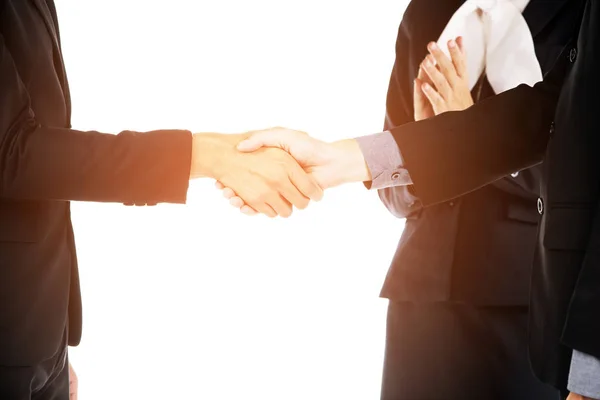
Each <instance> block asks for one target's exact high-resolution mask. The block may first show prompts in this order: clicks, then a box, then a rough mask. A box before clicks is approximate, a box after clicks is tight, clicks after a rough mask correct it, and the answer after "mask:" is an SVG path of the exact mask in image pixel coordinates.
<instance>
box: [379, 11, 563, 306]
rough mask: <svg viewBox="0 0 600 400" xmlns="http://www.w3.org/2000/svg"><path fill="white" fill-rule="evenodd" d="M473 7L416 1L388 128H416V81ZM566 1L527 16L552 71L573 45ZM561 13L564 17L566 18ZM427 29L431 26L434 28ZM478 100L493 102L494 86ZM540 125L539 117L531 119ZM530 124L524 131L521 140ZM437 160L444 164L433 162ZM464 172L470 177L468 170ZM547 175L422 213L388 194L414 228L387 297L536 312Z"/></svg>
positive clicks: (393, 191)
mask: <svg viewBox="0 0 600 400" xmlns="http://www.w3.org/2000/svg"><path fill="white" fill-rule="evenodd" d="M463 3H464V0H444V1H440V0H413V1H412V2H411V3H410V5H409V6H408V8H407V9H406V11H405V14H404V18H403V20H402V24H401V25H400V29H399V32H398V39H397V42H396V62H395V64H394V68H393V71H392V76H391V78H390V85H389V89H388V97H387V113H386V127H385V128H386V129H387V130H389V129H392V128H394V127H396V126H399V125H402V124H405V123H407V122H410V121H413V111H414V110H413V81H414V79H415V78H416V76H417V73H418V68H419V64H420V63H421V61H422V60H423V58H424V57H425V55H426V54H427V49H426V46H427V43H428V42H430V41H435V40H437V38H438V37H439V36H440V34H441V32H442V30H443V29H444V27H445V26H446V24H447V23H448V21H449V20H450V17H451V16H452V15H453V14H454V12H455V11H456V10H457V9H458V8H459V7H460V6H461V5H462V4H463ZM565 5H566V2H564V1H563V2H554V3H553V5H552V6H548V4H547V1H544V0H532V1H531V2H530V3H529V5H528V7H527V9H526V10H525V11H524V14H523V15H524V17H525V19H526V21H527V22H528V24H529V27H530V30H531V32H532V34H533V37H534V44H535V50H536V54H537V57H538V60H539V62H540V65H541V67H542V72H543V73H547V72H548V71H549V70H550V69H551V68H552V67H553V66H554V63H555V61H556V59H557V58H558V57H559V55H560V53H561V50H562V49H563V48H564V47H565V46H566V45H567V44H568V43H569V41H571V40H572V36H573V27H574V24H573V23H572V20H573V16H572V15H571V14H572V13H569V12H565V10H564V6H565ZM561 11H563V12H562V13H561ZM425 22H427V23H425ZM473 92H474V93H473V95H474V98H476V96H477V95H476V93H480V96H479V97H480V98H486V97H489V96H491V95H493V94H494V93H493V90H492V88H491V87H490V85H489V83H488V82H487V80H484V81H483V85H482V86H481V87H479V86H477V87H476V88H475V89H474V90H473ZM531 117H532V118H536V114H533V113H532V114H531ZM525 129H528V124H527V123H522V124H520V125H518V126H516V127H515V131H514V132H513V134H515V135H521V134H522V133H521V132H522V131H523V130H525ZM431 161H432V162H435V160H433V159H432V160H431ZM463 173H464V172H463ZM540 175H541V167H539V166H538V167H534V168H531V169H528V170H525V171H520V172H519V173H518V175H517V176H516V177H512V176H508V177H505V178H502V179H500V180H499V181H497V182H495V183H493V184H491V185H488V186H485V187H483V188H481V189H478V190H476V191H474V192H472V193H469V194H467V195H465V196H463V197H461V198H458V199H454V200H452V201H448V202H444V203H440V204H435V205H432V206H429V207H425V208H423V207H422V204H421V203H420V202H419V201H417V202H415V203H414V204H411V203H407V202H406V200H405V199H407V194H408V193H407V191H409V190H412V189H413V188H407V187H394V188H388V189H383V190H380V191H379V195H380V198H381V200H382V201H383V203H384V204H385V205H386V207H387V208H388V209H389V210H390V211H391V212H392V214H394V215H396V216H398V217H400V218H404V217H406V218H407V220H406V225H405V229H404V232H403V234H402V238H401V239H400V243H399V245H398V249H397V251H396V254H395V256H394V259H393V262H392V266H391V269H390V271H389V273H388V276H387V279H386V282H385V284H384V287H383V290H382V296H384V297H387V298H390V299H393V300H396V301H446V300H453V301H467V302H470V303H474V304H479V305H527V304H528V302H529V282H530V271H531V264H532V260H533V253H534V248H535V240H536V232H537V224H538V214H537V211H536V206H535V204H536V200H537V198H538V196H539V189H540V187H539V177H540Z"/></svg>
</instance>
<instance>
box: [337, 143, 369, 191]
mask: <svg viewBox="0 0 600 400" xmlns="http://www.w3.org/2000/svg"><path fill="white" fill-rule="evenodd" d="M331 148H332V156H333V160H332V163H333V164H334V165H335V168H336V170H337V171H338V176H339V182H337V184H338V185H339V184H344V183H352V182H366V181H370V180H371V171H370V170H369V167H368V166H367V162H366V160H365V157H364V154H363V152H362V150H361V148H360V146H359V144H358V142H357V141H356V140H355V139H344V140H340V141H337V142H333V143H331Z"/></svg>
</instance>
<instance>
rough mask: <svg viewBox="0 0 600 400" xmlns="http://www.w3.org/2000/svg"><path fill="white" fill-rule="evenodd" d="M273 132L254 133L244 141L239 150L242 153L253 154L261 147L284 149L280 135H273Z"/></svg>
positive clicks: (238, 147)
mask: <svg viewBox="0 0 600 400" xmlns="http://www.w3.org/2000/svg"><path fill="white" fill-rule="evenodd" d="M271 133H272V132H259V133H254V134H253V135H252V136H250V137H249V138H248V139H245V140H242V141H241V142H240V143H238V145H237V149H238V150H239V151H241V152H245V153H251V152H253V151H256V150H258V149H260V148H261V147H282V144H281V140H280V138H278V135H273V134H271Z"/></svg>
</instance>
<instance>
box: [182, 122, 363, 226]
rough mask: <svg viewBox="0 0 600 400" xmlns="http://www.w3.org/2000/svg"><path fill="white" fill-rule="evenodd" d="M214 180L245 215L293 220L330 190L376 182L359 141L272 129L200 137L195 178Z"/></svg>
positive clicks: (197, 138) (193, 163)
mask: <svg viewBox="0 0 600 400" xmlns="http://www.w3.org/2000/svg"><path fill="white" fill-rule="evenodd" d="M201 177H209V178H213V179H215V180H216V181H217V183H216V185H217V188H219V189H222V190H223V194H224V196H225V197H226V198H228V199H229V202H230V203H231V205H233V206H234V207H236V208H239V209H240V210H241V211H242V212H243V213H244V214H247V215H255V214H258V213H260V214H265V215H267V216H269V217H276V216H278V215H279V216H282V217H289V216H290V215H291V214H292V210H293V207H296V208H298V209H304V208H306V207H307V206H308V204H309V202H310V201H311V200H313V201H319V200H321V198H322V197H323V191H324V190H325V189H328V188H331V187H334V186H338V185H341V184H344V183H350V182H362V181H369V180H371V174H370V172H369V168H368V167H367V164H366V162H365V159H364V156H363V154H362V151H361V149H360V147H359V145H358V142H357V141H356V140H354V139H347V140H341V141H338V142H333V143H327V142H323V141H320V140H317V139H314V138H312V137H310V136H308V135H307V134H306V133H304V132H299V131H294V130H290V129H285V128H272V129H267V130H262V131H254V132H248V133H245V134H240V135H226V134H195V135H193V139H192V160H191V172H190V178H191V179H194V178H201Z"/></svg>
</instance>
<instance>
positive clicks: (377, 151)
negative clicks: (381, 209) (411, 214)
mask: <svg viewBox="0 0 600 400" xmlns="http://www.w3.org/2000/svg"><path fill="white" fill-rule="evenodd" d="M356 141H357V142H358V145H359V146H360V149H361V151H362V153H363V156H364V157H365V161H366V163H367V166H368V167H369V171H371V176H372V180H371V182H368V183H366V184H365V185H366V186H367V189H384V188H386V187H391V186H406V185H411V184H412V179H411V178H410V174H409V173H408V171H407V170H406V169H405V168H404V165H403V164H404V161H403V159H402V154H401V153H400V149H398V144H396V141H395V140H394V137H393V136H392V134H391V133H390V132H389V131H385V132H382V133H377V134H374V135H368V136H361V137H358V138H356Z"/></svg>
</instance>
